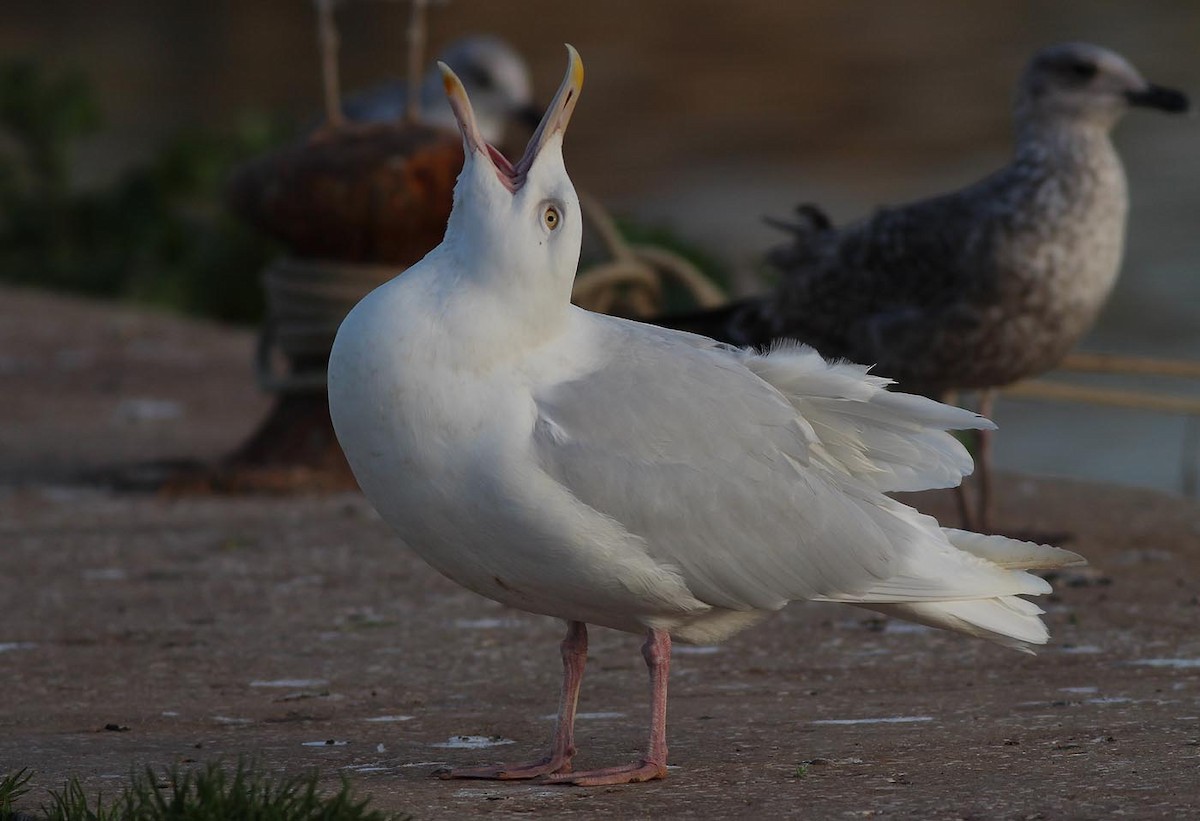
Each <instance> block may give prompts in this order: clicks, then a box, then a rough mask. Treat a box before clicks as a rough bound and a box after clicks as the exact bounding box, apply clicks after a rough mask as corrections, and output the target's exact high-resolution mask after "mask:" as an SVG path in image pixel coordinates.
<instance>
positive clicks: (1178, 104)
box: [1125, 84, 1190, 114]
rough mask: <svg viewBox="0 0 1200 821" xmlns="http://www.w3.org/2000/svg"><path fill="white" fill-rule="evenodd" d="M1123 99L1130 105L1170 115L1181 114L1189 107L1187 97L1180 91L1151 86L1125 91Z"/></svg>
mask: <svg viewBox="0 0 1200 821" xmlns="http://www.w3.org/2000/svg"><path fill="white" fill-rule="evenodd" d="M1125 99H1126V100H1128V101H1129V104H1130V105H1136V106H1140V107H1143V108H1157V109H1158V110H1159V111H1166V112H1169V113H1171V114H1182V113H1183V112H1185V111H1187V110H1188V108H1189V106H1190V104H1189V103H1188V98H1187V95H1186V94H1184V93H1183V92H1182V91H1176V90H1175V89H1173V88H1163V87H1162V86H1156V85H1153V84H1151V85H1148V86H1146V87H1145V88H1144V89H1142V90H1141V91H1126V92H1125Z"/></svg>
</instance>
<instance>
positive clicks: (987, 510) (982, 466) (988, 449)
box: [975, 388, 996, 533]
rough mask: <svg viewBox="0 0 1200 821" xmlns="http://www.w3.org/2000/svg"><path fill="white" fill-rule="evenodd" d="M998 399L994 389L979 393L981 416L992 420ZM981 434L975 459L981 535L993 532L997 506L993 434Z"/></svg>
mask: <svg viewBox="0 0 1200 821" xmlns="http://www.w3.org/2000/svg"><path fill="white" fill-rule="evenodd" d="M995 398H996V391H995V390H994V389H993V388H984V389H983V390H981V391H980V392H979V415H980V416H983V417H986V418H988V419H991V418H992V405H993V403H994V400H995ZM978 433H979V453H978V455H977V457H976V459H975V474H976V476H978V477H979V498H978V499H977V500H976V502H977V503H978V507H977V508H976V521H975V529H976V530H978V531H979V532H980V533H991V532H992V521H993V515H994V514H995V512H996V510H995V508H996V506H995V503H994V502H993V500H992V432H991V431H990V430H981V431H978Z"/></svg>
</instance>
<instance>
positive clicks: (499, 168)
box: [438, 44, 583, 193]
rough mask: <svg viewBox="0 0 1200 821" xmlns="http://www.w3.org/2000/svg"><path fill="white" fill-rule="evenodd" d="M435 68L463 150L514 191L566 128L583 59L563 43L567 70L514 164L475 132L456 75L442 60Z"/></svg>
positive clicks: (476, 128) (468, 104) (576, 96)
mask: <svg viewBox="0 0 1200 821" xmlns="http://www.w3.org/2000/svg"><path fill="white" fill-rule="evenodd" d="M438 68H440V69H441V70H442V83H443V85H444V86H445V87H446V97H447V98H448V99H449V100H450V108H451V110H453V111H454V118H455V119H456V120H458V128H459V130H460V131H461V132H462V135H463V144H464V146H465V147H466V150H467V152H468V153H469V152H472V151H474V152H477V153H479V154H481V155H483V156H484V157H485V158H487V159H488V161H489V162H490V163H491V164H492V166H493V167H494V168H495V169H496V176H498V177H499V178H500V182H502V183H504V187H505V188H507V189H508V190H509V191H512V192H514V193H515V192H516V191H517V189H518V188H520V187H521V185H522V184H523V183H524V182H525V175H526V174H528V173H529V169H530V168H531V167H532V166H533V161H534V160H535V159H537V156H538V154H539V153H540V152H541V150H542V147H543V146H544V145H545V144H546V143H547V142H549V140H550V138H551V137H553V136H554V135H555V134H561V133H563V132H564V131H566V129H567V124H568V123H569V122H570V121H571V113H572V112H573V111H575V103H576V102H578V101H579V92H580V90H582V88H583V61H582V60H581V59H579V52H578V51H576V50H575V48H574V46H572V45H570V44H568V45H567V74H566V76H565V77H563V81H562V84H561V85H560V86H559V87H558V93H557V94H555V95H554V99H553V100H551V101H550V107H549V108H547V109H546V113H545V114H544V115H542V120H541V122H540V123H539V124H538V127H537V130H536V131H534V132H533V136H532V137H531V138H530V140H529V145H528V147H526V149H525V155H524V156H523V157H521V159H520V161H519V162H517V164H516V165H513V164H512V163H511V162H509V161H508V158H507V157H505V156H504V155H503V154H501V153H500V152H499V151H498V150H496V148H495V146H492V145H490V144H489V143H488V142H487V141H486V140H484V139H483V135H481V134H480V133H479V125H478V123H476V121H475V111H474V110H473V109H472V108H471V101H470V100H469V99H468V98H467V91H466V89H465V88H463V84H462V81H461V80H459V79H458V76H457V75H456V74H455V73H454V72H453V71H452V70H451V69H450V67H449V66H448V65H446V64H445V63H438Z"/></svg>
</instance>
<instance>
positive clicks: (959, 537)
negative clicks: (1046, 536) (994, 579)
mask: <svg viewBox="0 0 1200 821" xmlns="http://www.w3.org/2000/svg"><path fill="white" fill-rule="evenodd" d="M942 530H943V532H944V533H945V534H946V537H947V538H948V539H949V540H950V543H951V544H952V545H954V546H955V547H957V548H959V549H960V550H964V551H966V552H967V553H970V554H971V555H973V556H976V557H978V558H980V559H983V560H984V561H987V562H990V563H992V564H995V565H997V566H999V567H1001V568H1004V569H1006V570H1052V569H1055V568H1060V567H1070V566H1072V565H1080V564H1086V563H1087V562H1086V560H1085V559H1084V558H1083V557H1082V556H1080V555H1078V554H1076V553H1072V552H1071V551H1069V550H1062V549H1061V548H1057V547H1050V546H1049V545H1039V544H1034V543H1033V542H1022V541H1018V540H1016V539H1009V538H1007V537H1005V536H985V535H982V534H979V533H969V532H967V531H965V530H955V529H953V528H943V529H942ZM1046 592H1049V586H1048V585H1047V587H1046ZM862 606H864V607H866V608H868V609H870V610H876V611H878V612H880V613H884V614H886V615H889V616H896V617H898V618H901V619H906V620H908V621H913V622H917V623H918V624H925V625H929V626H930V627H939V628H942V629H944V630H954V631H956V632H959V633H966V634H967V635H970V636H976V637H978V638H981V639H988V640H989V641H994V642H996V643H997V644H1002V645H1004V646H1005V647H1011V648H1013V649H1014V650H1020V651H1022V652H1024V653H1033V652H1034V651H1033V646H1035V645H1041V644H1045V643H1046V642H1047V641H1048V640H1049V639H1050V633H1049V631H1048V630H1047V629H1046V625H1045V624H1043V623H1042V620H1041V618H1039V617H1040V616H1041V615H1042V614H1043V613H1044V612H1045V611H1044V610H1042V608H1040V607H1038V606H1037V605H1036V604H1034V603H1033V602H1031V601H1027V600H1025V599H1022V598H1018V597H1017V596H997V597H995V598H988V599H958V600H952V601H925V602H888V603H877V602H872V603H870V604H864V605H862Z"/></svg>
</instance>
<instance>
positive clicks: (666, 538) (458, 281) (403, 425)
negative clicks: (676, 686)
mask: <svg viewBox="0 0 1200 821" xmlns="http://www.w3.org/2000/svg"><path fill="white" fill-rule="evenodd" d="M568 51H569V54H570V64H569V66H568V70H567V75H566V77H565V79H564V80H563V83H562V85H561V86H560V88H559V90H558V93H557V95H556V96H555V98H554V100H553V101H552V102H551V104H550V108H549V110H548V111H547V112H546V114H545V116H544V117H543V119H542V122H541V125H540V126H539V127H538V130H537V131H536V132H535V133H534V135H533V137H532V139H531V140H530V144H529V147H528V148H527V150H526V152H525V155H524V157H523V158H522V159H521V161H520V162H518V163H517V164H516V165H515V166H513V165H511V164H510V163H509V162H508V161H507V160H505V159H504V158H503V156H501V155H500V154H499V152H497V151H496V150H495V149H494V148H493V147H491V146H490V145H488V144H487V143H486V142H485V141H484V140H483V138H482V137H481V135H480V132H479V129H478V126H477V125H476V121H475V117H474V114H473V112H472V109H471V105H470V102H469V101H468V99H467V95H466V92H465V91H464V89H463V87H462V84H461V83H460V82H459V81H458V78H457V77H456V76H455V75H454V74H453V72H451V71H450V70H449V69H448V68H446V67H444V66H443V72H444V74H445V78H446V90H447V94H448V96H449V98H450V101H451V105H452V106H453V108H454V112H455V114H456V116H457V120H458V124H459V127H460V129H461V131H462V134H463V140H464V146H465V149H466V151H465V153H466V161H465V164H464V167H463V171H462V174H461V175H460V177H459V180H458V185H457V187H456V189H455V198H454V210H453V212H452V214H451V216H450V222H449V225H448V226H447V229H446V238H445V240H444V241H443V242H442V244H441V245H439V246H438V247H437V248H436V249H434V250H433V251H432V252H430V254H429V255H428V256H427V257H426V258H425V259H424V260H423V261H422V262H420V263H419V264H417V265H415V266H413V267H411V268H409V269H408V271H407V272H405V274H404V275H403V276H400V277H398V278H396V279H394V280H392V281H391V282H389V283H387V284H385V285H383V286H382V287H380V288H378V289H376V290H375V291H373V292H372V293H371V294H369V295H368V296H367V297H366V298H364V299H363V301H362V302H360V303H359V304H358V306H357V307H355V308H354V310H353V311H352V312H351V313H350V315H349V316H348V317H347V318H346V320H345V322H344V323H343V324H342V327H341V330H340V331H339V333H338V336H337V340H336V342H335V343H334V346H333V353H332V357H331V359H330V364H329V402H330V411H331V413H332V416H333V422H334V427H335V429H336V430H337V434H338V438H339V440H340V441H341V443H342V446H343V447H344V449H345V451H346V456H347V458H348V459H349V461H350V465H351V467H352V468H353V470H354V474H355V476H356V477H357V479H358V481H359V483H360V484H361V486H362V488H363V490H364V492H365V493H366V494H367V496H368V498H370V500H371V501H372V502H373V503H374V504H375V506H376V507H377V508H378V509H379V511H380V513H381V514H382V515H383V517H384V518H385V519H386V520H387V521H388V522H389V523H390V524H391V525H392V526H393V527H394V528H395V529H396V531H397V532H398V533H399V535H400V536H401V538H402V539H403V540H404V542H405V543H407V544H408V545H409V546H410V547H411V548H412V549H413V550H415V551H416V552H417V553H418V554H420V555H421V557H422V558H424V559H425V560H426V561H427V562H429V564H431V565H432V566H433V567H434V568H436V569H437V570H439V571H440V572H442V573H443V574H445V575H446V576H448V577H449V578H451V579H453V580H454V581H456V582H458V583H459V584H462V585H463V586H465V587H467V588H469V589H471V590H474V591H475V592H477V593H480V594H482V595H484V596H487V597H489V598H491V599H495V600H496V601H499V602H502V603H503V604H506V605H509V606H512V607H516V608H520V609H522V610H527V611H530V612H533V613H541V614H545V615H549V616H556V617H558V618H561V619H565V620H566V621H567V622H568V629H567V637H566V639H565V640H564V642H563V645H562V652H563V667H564V676H563V689H562V699H561V703H560V708H559V721H558V725H557V729H556V731H555V736H554V741H553V746H552V749H551V752H550V754H549V755H547V756H546V757H545V758H543V759H541V760H538V761H535V762H533V763H530V764H522V765H514V766H505V765H499V766H494V767H479V768H473V769H466V770H463V769H456V770H452V771H449V772H447V773H445V775H446V776H448V777H473V778H501V779H508V778H532V777H537V776H547V777H548V778H549V779H550V780H553V781H565V782H570V783H575V784H582V785H596V784H612V783H623V782H628V781H645V780H648V779H652V778H662V777H665V775H666V772H667V749H666V693H667V670H668V665H669V656H670V647H671V641H672V638H675V639H679V640H682V641H687V642H698V643H706V644H707V643H712V642H715V641H719V640H721V639H723V638H725V637H727V636H729V635H731V634H733V633H735V632H737V631H739V630H741V629H743V628H746V627H748V626H750V625H751V624H754V623H755V622H758V621H760V620H761V619H763V618H765V617H767V616H768V615H769V614H771V613H772V612H774V611H776V610H779V609H780V608H782V607H783V606H784V605H786V604H787V603H788V602H789V601H795V600H821V601H836V602H846V603H850V604H856V605H860V606H863V607H867V608H870V609H873V610H879V611H883V612H885V613H889V614H892V615H896V616H900V617H903V618H907V619H911V620H913V621H918V622H921V623H924V624H930V625H934V626H937V627H944V628H948V629H952V630H957V631H960V632H963V633H968V634H970V635H975V636H980V637H983V638H988V639H992V640H994V641H998V642H1000V643H1002V644H1006V645H1009V646H1012V647H1016V648H1019V649H1027V648H1028V646H1029V645H1036V644H1042V643H1044V642H1045V641H1046V640H1047V632H1046V628H1045V626H1044V625H1043V624H1042V622H1041V620H1040V619H1039V618H1038V616H1039V614H1040V613H1041V612H1042V611H1041V610H1040V609H1039V608H1037V607H1036V606H1034V605H1033V604H1031V603H1030V602H1028V601H1025V600H1024V599H1021V598H1018V596H1020V595H1022V594H1041V593H1047V592H1049V590H1050V587H1049V585H1048V584H1047V583H1046V582H1045V581H1044V580H1042V579H1040V578H1038V577H1036V576H1033V575H1031V574H1029V573H1026V572H1024V571H1025V570H1026V569H1033V568H1050V567H1058V566H1062V565H1066V564H1074V563H1077V562H1080V561H1082V560H1081V559H1080V558H1079V557H1078V556H1076V555H1075V554H1073V553H1069V552H1067V551H1063V550H1059V549H1056V548H1052V547H1043V546H1038V545H1034V544H1030V543H1025V542H1017V541H1013V540H1011V539H1007V538H1004V537H998V536H981V535H978V534H973V533H967V532H964V531H957V530H949V529H943V528H941V527H939V526H938V523H937V522H936V521H935V520H934V519H932V518H930V517H928V516H924V515H922V514H920V513H918V512H917V511H916V510H913V509H912V508H909V507H907V506H905V505H902V504H900V503H899V502H897V501H895V500H893V499H891V498H889V497H888V496H886V495H884V494H885V492H888V491H899V490H920V489H924V488H931V487H948V486H953V485H956V484H957V483H958V482H959V481H961V479H962V477H963V475H965V474H966V473H968V472H969V471H970V469H971V459H970V457H969V456H968V454H967V453H966V451H965V450H964V449H963V448H962V446H961V445H959V443H958V442H957V441H956V440H955V439H954V438H953V437H952V436H951V435H950V434H948V433H946V431H947V430H950V429H961V428H981V427H988V426H990V423H989V422H988V421H987V420H985V419H983V418H981V417H979V416H976V415H975V414H972V413H969V412H967V411H963V410H960V409H958V408H952V407H948V406H945V405H942V404H939V403H937V402H934V401H933V400H930V399H926V398H923V397H918V396H910V395H906V394H899V393H892V392H888V391H887V390H885V387H886V385H887V384H888V382H887V380H885V379H882V378H878V377H874V376H871V375H869V374H868V373H867V370H866V368H864V367H860V366H856V365H846V364H830V363H826V362H825V361H824V360H822V359H821V357H820V356H819V355H818V354H816V353H815V352H814V351H812V350H811V349H809V348H804V347H798V346H792V347H781V348H777V349H775V350H773V351H772V352H770V353H767V354H762V355H760V354H756V353H753V352H750V351H743V350H738V349H735V348H731V347H728V346H725V345H722V344H719V343H717V342H714V341H712V340H710V339H706V338H704V337H700V336H695V335H692V334H687V333H682V332H679V331H672V330H667V329H662V328H656V327H652V326H649V325H643V324H641V323H637V322H631V321H628V320H624V319H617V318H613V317H608V316H603V315H599V314H594V313H590V312H587V311H584V310H582V309H579V308H577V307H574V306H572V305H571V304H570V294H571V282H572V279H573V277H574V275H575V270H576V265H577V263H578V259H579V250H580V238H581V233H582V221H581V216H580V210H579V198H578V196H577V195H576V193H575V189H574V188H573V186H572V185H571V181H570V179H569V178H568V176H567V172H566V168H565V166H564V163H563V156H562V138H563V132H564V130H565V129H566V126H567V123H568V121H569V120H570V117H571V113H572V111H573V110H574V107H575V104H576V101H577V100H578V97H579V91H580V89H581V87H582V84H583V66H582V63H581V62H580V61H579V57H578V55H577V54H576V52H575V50H574V49H571V48H570V47H568ZM587 624H595V625H602V626H605V627H611V628H616V629H618V630H626V631H629V632H635V633H646V634H647V639H646V644H645V646H644V648H643V654H644V656H645V658H646V662H647V666H648V667H649V670H650V678H651V690H652V699H651V700H652V709H651V731H650V743H649V746H648V749H647V752H646V755H645V757H644V758H643V759H641V760H640V761H637V762H635V763H633V764H629V765H624V766H618V767H612V768H609V769H605V770H596V771H591V772H585V773H573V772H571V759H572V756H573V755H574V753H575V747H574V737H573V725H574V718H575V708H576V702H577V699H578V694H579V685H580V681H581V679H582V675H583V666H584V661H585V659H586V654H587V628H586V625H587Z"/></svg>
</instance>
